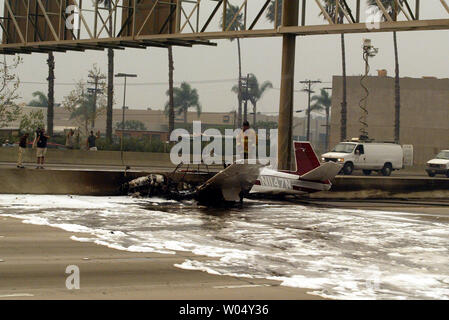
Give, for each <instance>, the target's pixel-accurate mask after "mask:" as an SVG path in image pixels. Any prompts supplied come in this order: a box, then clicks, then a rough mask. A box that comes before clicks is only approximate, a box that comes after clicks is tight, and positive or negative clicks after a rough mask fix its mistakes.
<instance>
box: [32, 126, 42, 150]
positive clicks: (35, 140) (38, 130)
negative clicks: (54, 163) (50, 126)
mask: <svg viewBox="0 0 449 320" xmlns="http://www.w3.org/2000/svg"><path fill="white" fill-rule="evenodd" d="M40 132H41V128H39V127H37V129H36V131H35V132H34V140H33V149H36V143H37V137H38V136H39V134H40Z"/></svg>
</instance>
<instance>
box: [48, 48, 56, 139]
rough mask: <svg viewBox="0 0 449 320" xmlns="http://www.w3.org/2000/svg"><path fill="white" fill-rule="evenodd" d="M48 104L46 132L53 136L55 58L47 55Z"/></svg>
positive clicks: (51, 53) (50, 54) (49, 54)
mask: <svg viewBox="0 0 449 320" xmlns="http://www.w3.org/2000/svg"><path fill="white" fill-rule="evenodd" d="M47 64H48V79H47V80H48V102H47V106H48V107H47V132H48V135H49V136H52V135H53V118H54V114H55V110H54V109H55V56H54V55H53V52H50V53H48V60H47Z"/></svg>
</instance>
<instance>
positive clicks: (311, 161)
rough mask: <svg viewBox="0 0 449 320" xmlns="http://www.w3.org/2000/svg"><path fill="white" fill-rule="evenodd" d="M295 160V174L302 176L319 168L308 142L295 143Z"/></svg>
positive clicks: (318, 162)
mask: <svg viewBox="0 0 449 320" xmlns="http://www.w3.org/2000/svg"><path fill="white" fill-rule="evenodd" d="M294 146H295V158H296V174H298V175H300V176H302V175H304V174H306V173H308V172H310V171H312V170H313V169H316V168H318V167H319V166H320V161H319V160H318V157H317V155H316V153H315V151H314V150H313V148H312V145H311V144H310V142H296V141H295V143H294Z"/></svg>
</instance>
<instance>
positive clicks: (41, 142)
mask: <svg viewBox="0 0 449 320" xmlns="http://www.w3.org/2000/svg"><path fill="white" fill-rule="evenodd" d="M49 138H50V137H49V136H47V135H46V134H45V130H44V129H41V131H40V132H39V134H38V136H37V138H36V140H37V141H36V146H37V151H36V157H37V167H36V169H44V162H45V155H46V154H47V142H48V139H49Z"/></svg>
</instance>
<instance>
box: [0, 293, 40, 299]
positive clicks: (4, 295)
mask: <svg viewBox="0 0 449 320" xmlns="http://www.w3.org/2000/svg"><path fill="white" fill-rule="evenodd" d="M17 297H34V294H31V293H13V294H3V295H0V298H17Z"/></svg>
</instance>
